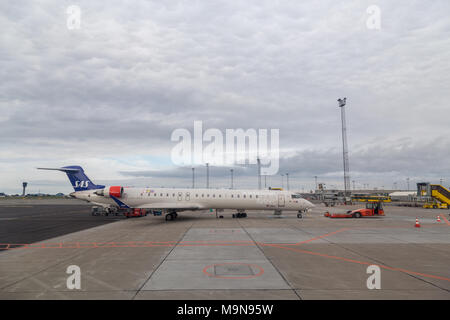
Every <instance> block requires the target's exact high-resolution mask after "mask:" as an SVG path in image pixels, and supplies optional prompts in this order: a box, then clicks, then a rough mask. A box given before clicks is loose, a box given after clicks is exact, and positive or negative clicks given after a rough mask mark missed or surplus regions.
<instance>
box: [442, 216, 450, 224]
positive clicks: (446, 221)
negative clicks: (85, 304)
mask: <svg viewBox="0 0 450 320" xmlns="http://www.w3.org/2000/svg"><path fill="white" fill-rule="evenodd" d="M442 219H444V220H445V223H446V224H447V225H448V226H450V222H448V220H447V218H446V217H445V216H444V215H442Z"/></svg>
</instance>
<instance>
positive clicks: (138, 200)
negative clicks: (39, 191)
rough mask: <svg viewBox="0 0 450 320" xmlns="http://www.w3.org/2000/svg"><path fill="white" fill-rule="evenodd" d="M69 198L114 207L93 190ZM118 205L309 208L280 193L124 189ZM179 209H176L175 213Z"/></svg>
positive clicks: (297, 198) (304, 202) (306, 203)
mask: <svg viewBox="0 0 450 320" xmlns="http://www.w3.org/2000/svg"><path fill="white" fill-rule="evenodd" d="M71 195H72V196H73V197H75V198H78V199H82V200H86V201H89V202H93V203H98V204H103V205H107V206H108V205H109V206H115V205H117V203H116V202H115V201H114V200H113V199H112V198H110V197H105V196H102V195H98V194H97V193H96V190H86V191H77V192H73V193H72V194H71ZM120 201H121V202H123V203H124V204H126V205H127V206H129V207H130V208H143V209H145V208H148V209H158V208H159V206H160V208H161V209H165V208H167V207H172V208H173V210H175V211H182V210H199V209H237V210H246V209H247V210H292V211H294V210H295V211H305V210H307V209H309V208H311V207H313V205H312V204H311V203H310V202H309V201H307V200H305V199H303V198H301V197H300V195H298V194H296V193H293V192H289V191H281V190H230V189H178V188H133V187H124V188H123V193H122V195H121V197H120ZM177 208H179V209H177Z"/></svg>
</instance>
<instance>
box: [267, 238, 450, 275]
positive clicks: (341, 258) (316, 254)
mask: <svg viewBox="0 0 450 320" xmlns="http://www.w3.org/2000/svg"><path fill="white" fill-rule="evenodd" d="M265 246H269V247H275V248H279V249H286V250H291V251H295V252H300V253H306V254H310V255H314V256H320V257H324V258H329V259H334V260H340V261H346V262H351V263H357V264H361V265H376V266H378V267H380V268H383V269H387V270H392V271H400V272H404V273H408V274H414V275H418V276H422V277H426V278H433V279H439V280H445V281H450V279H449V278H445V277H441V276H435V275H432V274H425V273H419V272H415V271H411V270H406V269H402V268H393V267H388V266H385V265H381V264H375V263H372V262H366V261H359V260H354V259H347V258H343V257H338V256H331V255H328V254H324V253H320V252H314V251H308V250H302V249H297V248H290V247H282V246H278V245H273V244H265Z"/></svg>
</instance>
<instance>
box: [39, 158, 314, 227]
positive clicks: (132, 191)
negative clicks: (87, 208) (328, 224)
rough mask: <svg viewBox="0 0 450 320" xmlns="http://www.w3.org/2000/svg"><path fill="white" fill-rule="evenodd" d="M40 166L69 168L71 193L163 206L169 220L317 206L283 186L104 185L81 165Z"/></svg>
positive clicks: (134, 205)
mask: <svg viewBox="0 0 450 320" xmlns="http://www.w3.org/2000/svg"><path fill="white" fill-rule="evenodd" d="M38 169H41V170H58V171H62V172H65V173H66V174H67V176H68V177H69V180H70V182H71V183H72V186H73V188H74V189H75V192H72V193H71V194H70V196H71V197H74V198H77V199H81V200H85V201H88V202H91V203H93V204H97V205H101V206H104V207H117V208H120V209H150V210H160V211H161V212H165V213H166V220H174V219H175V218H176V217H177V212H180V211H186V210H206V209H216V210H220V209H232V210H236V211H237V214H233V217H236V218H244V217H246V216H247V214H246V213H245V210H271V211H274V212H275V213H277V214H280V213H281V212H282V211H283V210H287V211H298V214H297V217H298V218H301V217H302V213H303V212H306V211H307V210H308V209H309V208H312V207H314V205H313V204H312V203H311V202H309V201H307V200H306V199H303V198H302V197H301V196H300V194H298V193H294V192H289V191H282V190H237V189H180V188H134V187H122V186H102V185H96V184H95V183H93V182H92V181H91V180H90V179H89V178H88V177H87V176H86V175H85V173H84V170H83V168H81V167H80V166H66V167H62V168H38Z"/></svg>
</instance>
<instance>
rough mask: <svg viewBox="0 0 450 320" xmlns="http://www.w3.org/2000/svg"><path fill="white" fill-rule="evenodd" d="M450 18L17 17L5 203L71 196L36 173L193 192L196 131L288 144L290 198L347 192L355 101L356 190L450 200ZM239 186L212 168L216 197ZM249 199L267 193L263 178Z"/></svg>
mask: <svg viewBox="0 0 450 320" xmlns="http://www.w3.org/2000/svg"><path fill="white" fill-rule="evenodd" d="M72 5H75V6H78V7H79V8H80V9H81V17H80V18H81V20H80V28H79V29H77V28H75V29H73V28H68V19H69V22H71V21H73V20H71V19H72V16H69V15H68V13H67V9H68V7H69V6H72ZM371 5H376V6H378V8H379V9H380V13H381V16H380V18H381V20H380V29H373V28H372V29H370V28H368V26H367V20H368V19H371V18H373V15H371V14H368V13H367V8H368V7H369V6H371ZM449 12H450V3H449V2H448V1H447V0H436V1H431V2H430V1H424V0H423V1H414V0H408V1H406V0H404V1H395V2H394V1H379V0H370V1H361V0H358V1H356V0H355V1H335V0H329V1H325V0H319V1H297V0H292V1H283V0H271V1H264V0H254V1H253V0H246V1H229V0H223V1H218V0H207V1H206V0H186V1H175V0H171V1H143V0H142V1H133V2H126V3H125V2H124V1H61V0H58V1H56V0H54V1H51V0H41V1H20V0H18V1H2V2H1V3H0V30H1V33H0V79H1V80H0V141H1V142H0V143H1V149H0V165H1V167H0V192H7V193H19V192H20V191H21V182H22V181H28V182H29V191H30V192H37V191H41V192H59V191H62V192H70V191H71V187H70V185H69V183H68V180H67V179H66V177H65V176H64V175H63V174H62V173H58V172H51V171H50V172H48V171H38V170H36V167H38V166H45V167H52V166H55V167H57V166H63V165H73V164H79V165H81V166H83V167H84V168H85V170H86V172H87V174H88V176H89V177H90V178H91V179H92V180H94V182H99V183H107V184H109V183H114V184H127V185H136V186H143V185H153V186H167V187H171V186H179V187H184V186H190V184H191V181H190V179H191V178H190V177H191V169H190V167H186V168H180V167H176V166H174V165H173V163H172V161H171V150H172V149H173V147H174V146H175V144H176V143H174V142H172V141H171V140H170V137H171V133H172V132H173V131H174V130H175V129H177V128H186V129H187V130H190V131H191V132H192V130H193V123H194V121H195V120H201V121H203V127H204V129H207V128H217V129H219V130H221V131H223V132H224V131H225V129H236V128H243V129H249V128H254V129H268V130H270V129H279V132H280V140H279V141H280V142H279V145H280V156H281V159H280V173H285V172H289V176H290V184H291V188H297V189H302V188H305V189H306V190H309V189H310V188H312V187H313V186H314V176H318V177H319V181H323V182H325V183H326V184H327V185H328V186H336V187H339V186H342V153H341V152H342V149H341V148H342V147H341V131H340V130H341V127H340V125H341V124H340V111H339V109H338V107H337V102H336V99H337V98H340V97H344V96H345V97H347V100H348V101H347V124H348V144H349V149H350V170H351V180H355V184H356V186H357V187H359V186H362V185H363V184H367V183H368V184H369V185H370V186H371V187H382V186H384V187H386V188H392V187H393V184H394V182H396V183H397V187H398V188H399V189H400V188H405V186H406V178H407V177H410V179H411V186H412V185H413V183H415V182H417V181H431V182H439V180H440V179H444V181H445V182H444V184H446V185H449V184H450V173H449V172H450V162H449V160H448V159H449V158H450V139H449V138H448V137H449V136H450V104H449V100H450V89H449V88H450V19H449V17H448V13H449ZM370 21H373V20H370ZM69 25H70V23H69ZM369 25H370V24H369ZM72 26H73V24H72ZM204 171H205V170H204V168H201V167H199V168H198V169H197V176H198V181H197V182H198V183H197V184H198V186H202V185H204V180H205V179H204V176H205V175H204ZM228 174H229V168H219V167H212V168H211V179H212V180H211V185H212V186H213V187H228V186H229V178H228ZM267 184H269V185H272V186H278V185H281V177H280V175H277V176H273V177H268V181H267ZM235 185H236V186H237V187H257V178H256V168H255V166H243V167H239V168H236V171H235Z"/></svg>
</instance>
